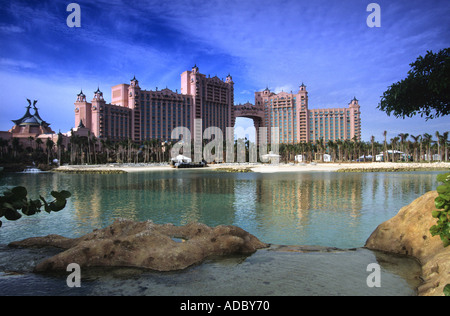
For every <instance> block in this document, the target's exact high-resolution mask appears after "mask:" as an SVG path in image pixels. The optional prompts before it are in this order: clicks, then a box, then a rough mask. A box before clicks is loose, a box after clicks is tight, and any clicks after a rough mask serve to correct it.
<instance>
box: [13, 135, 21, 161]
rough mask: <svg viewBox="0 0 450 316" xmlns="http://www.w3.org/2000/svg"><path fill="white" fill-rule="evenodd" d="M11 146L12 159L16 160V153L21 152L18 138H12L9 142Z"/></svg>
mask: <svg viewBox="0 0 450 316" xmlns="http://www.w3.org/2000/svg"><path fill="white" fill-rule="evenodd" d="M11 145H12V150H13V156H14V158H16V157H17V152H18V151H21V149H20V148H21V146H20V140H19V138H17V137H13V138H12V141H11Z"/></svg>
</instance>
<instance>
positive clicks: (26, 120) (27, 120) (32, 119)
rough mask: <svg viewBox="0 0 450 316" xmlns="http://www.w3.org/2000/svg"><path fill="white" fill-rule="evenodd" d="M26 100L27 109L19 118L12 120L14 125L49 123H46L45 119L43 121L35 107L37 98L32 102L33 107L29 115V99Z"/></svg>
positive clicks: (43, 124)
mask: <svg viewBox="0 0 450 316" xmlns="http://www.w3.org/2000/svg"><path fill="white" fill-rule="evenodd" d="M27 101H28V106H27V111H26V112H25V114H24V115H23V116H22V117H21V118H20V119H18V120H12V121H13V123H14V124H15V125H19V126H26V125H31V126H44V127H47V126H49V125H50V124H49V123H47V122H46V121H44V120H43V119H42V118H41V117H40V115H39V112H38V109H37V107H36V103H37V100H34V102H33V108H34V114H33V115H31V113H30V109H31V101H30V100H29V99H27Z"/></svg>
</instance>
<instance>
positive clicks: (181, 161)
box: [170, 155, 206, 168]
mask: <svg viewBox="0 0 450 316" xmlns="http://www.w3.org/2000/svg"><path fill="white" fill-rule="evenodd" d="M170 166H171V167H172V168H203V167H206V161H205V160H202V161H201V162H198V163H195V162H192V159H191V158H189V157H186V156H183V155H178V156H176V157H174V158H172V159H171V161H170Z"/></svg>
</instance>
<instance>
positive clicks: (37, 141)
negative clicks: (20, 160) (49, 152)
mask: <svg viewBox="0 0 450 316" xmlns="http://www.w3.org/2000/svg"><path fill="white" fill-rule="evenodd" d="M43 143H44V142H43V141H42V139H40V138H36V146H37V147H36V149H37V150H38V151H39V150H41V149H42V148H41V145H42V144H43Z"/></svg>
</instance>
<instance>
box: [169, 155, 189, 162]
mask: <svg viewBox="0 0 450 316" xmlns="http://www.w3.org/2000/svg"><path fill="white" fill-rule="evenodd" d="M172 161H175V162H192V159H191V158H189V157H186V156H183V155H178V156H176V157H173V158H172Z"/></svg>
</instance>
